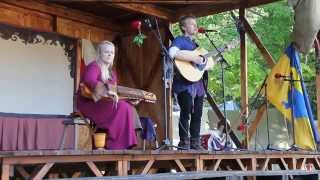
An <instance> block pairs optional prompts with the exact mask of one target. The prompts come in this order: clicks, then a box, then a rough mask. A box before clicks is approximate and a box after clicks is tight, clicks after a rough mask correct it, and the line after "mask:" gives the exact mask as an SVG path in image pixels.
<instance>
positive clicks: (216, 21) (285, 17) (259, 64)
mask: <svg viewBox="0 0 320 180" xmlns="http://www.w3.org/2000/svg"><path fill="white" fill-rule="evenodd" d="M235 14H237V12H235ZM246 18H247V20H248V21H249V23H250V25H251V27H252V28H253V29H254V31H255V32H256V34H257V35H258V36H259V38H260V40H261V41H262V42H263V44H264V46H265V47H266V48H267V49H268V51H269V52H270V54H271V55H272V56H273V57H274V59H275V60H276V61H277V60H278V58H279V57H280V55H281V54H282V52H283V50H284V48H286V47H287V46H288V45H289V43H290V42H291V34H292V29H293V10H292V8H290V7H288V6H287V4H286V1H279V2H276V3H271V4H268V5H264V6H259V7H255V8H250V9H248V10H247V11H246ZM197 22H198V26H199V27H204V28H205V29H213V30H217V32H210V33H209V37H210V39H212V41H213V42H214V43H215V46H217V47H223V46H224V44H226V43H228V42H230V41H232V40H233V39H235V38H239V34H238V32H237V28H236V26H235V21H234V20H233V19H232V17H231V16H230V13H229V12H225V13H220V14H216V15H211V16H207V17H202V18H198V19H197ZM172 31H173V34H174V35H178V34H181V32H180V30H179V27H178V25H177V24H175V25H174V26H173V28H172ZM247 37H248V36H247ZM247 39H248V40H249V41H247V57H248V93H249V102H252V101H253V99H254V98H255V95H256V93H257V92H258V90H259V88H260V86H261V84H262V83H263V80H264V79H265V77H266V76H267V75H268V73H269V72H270V68H269V67H268V65H267V63H266V61H265V60H264V59H263V57H262V56H261V53H260V52H259V50H258V49H257V48H256V46H255V44H254V43H252V42H251V41H250V39H249V38H247ZM197 41H198V43H199V45H200V46H202V47H204V48H206V49H208V50H212V49H214V47H213V46H212V45H211V44H210V42H209V40H208V39H207V38H206V37H205V36H204V35H202V34H200V35H198V37H197ZM223 55H224V57H225V59H227V61H228V62H229V64H231V65H232V66H231V68H229V69H226V71H225V94H226V100H236V101H237V102H238V103H239V102H240V98H241V92H240V90H241V84H240V81H241V79H240V49H239V46H238V47H237V48H236V49H234V50H231V51H229V52H224V53H223ZM301 57H302V59H301V63H302V68H303V75H304V78H305V79H306V80H311V83H308V84H307V85H308V89H309V95H310V97H311V98H312V102H313V103H315V97H316V96H315V84H314V82H315V81H314V80H315V66H314V62H315V58H314V57H315V55H314V53H311V54H308V55H303V56H301ZM221 87H222V85H221V69H220V66H218V65H216V67H215V68H214V70H212V71H210V72H209V90H210V91H211V92H212V93H213V94H215V99H216V100H217V101H218V102H219V103H221V102H222V93H221V92H222V88H221ZM310 90H311V91H310ZM313 107H315V106H313Z"/></svg>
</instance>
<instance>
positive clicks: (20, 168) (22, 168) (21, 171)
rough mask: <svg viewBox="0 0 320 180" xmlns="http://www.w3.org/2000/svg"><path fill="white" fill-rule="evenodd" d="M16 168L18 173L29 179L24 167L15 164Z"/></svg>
mask: <svg viewBox="0 0 320 180" xmlns="http://www.w3.org/2000/svg"><path fill="white" fill-rule="evenodd" d="M16 170H17V171H18V172H19V173H20V175H21V176H22V177H23V178H24V179H29V177H30V174H29V173H28V172H27V171H26V170H25V169H24V167H22V166H20V165H17V166H16Z"/></svg>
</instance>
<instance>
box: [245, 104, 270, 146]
mask: <svg viewBox="0 0 320 180" xmlns="http://www.w3.org/2000/svg"><path fill="white" fill-rule="evenodd" d="M265 111H266V106H265V105H262V106H260V107H259V109H258V110H257V114H256V117H255V119H254V121H252V122H251V125H250V126H249V127H248V141H250V140H251V138H252V136H253V134H254V133H255V132H256V130H257V127H258V126H259V124H260V123H261V121H262V117H263V115H264V113H265Z"/></svg>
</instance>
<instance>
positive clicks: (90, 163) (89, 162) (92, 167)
mask: <svg viewBox="0 0 320 180" xmlns="http://www.w3.org/2000/svg"><path fill="white" fill-rule="evenodd" d="M86 164H87V165H88V166H89V168H90V170H91V171H92V172H93V174H94V175H95V176H96V177H101V176H102V174H101V172H100V170H99V169H98V167H97V166H96V165H95V164H94V163H93V162H92V161H88V162H86Z"/></svg>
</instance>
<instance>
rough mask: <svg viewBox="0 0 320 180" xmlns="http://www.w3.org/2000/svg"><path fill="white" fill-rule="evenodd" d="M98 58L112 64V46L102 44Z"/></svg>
mask: <svg viewBox="0 0 320 180" xmlns="http://www.w3.org/2000/svg"><path fill="white" fill-rule="evenodd" d="M100 50H101V51H100V59H101V60H102V61H103V62H104V63H107V64H113V59H114V46H112V45H104V46H102V47H101V49H100Z"/></svg>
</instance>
